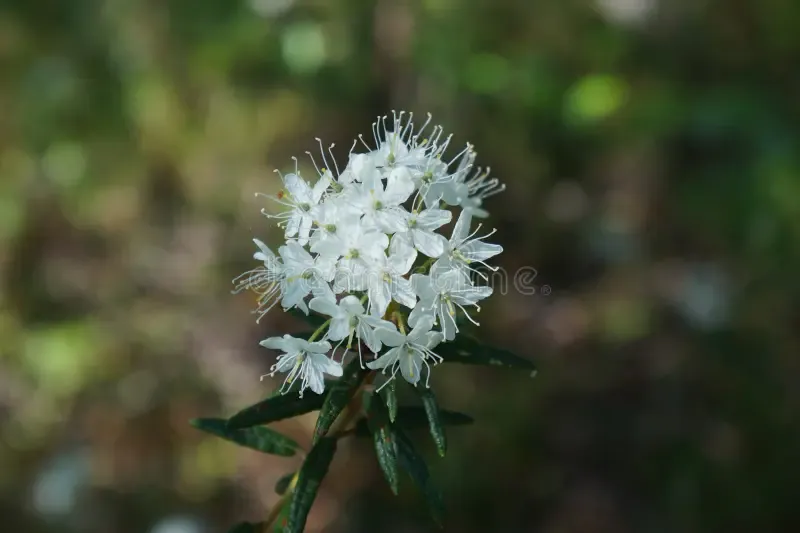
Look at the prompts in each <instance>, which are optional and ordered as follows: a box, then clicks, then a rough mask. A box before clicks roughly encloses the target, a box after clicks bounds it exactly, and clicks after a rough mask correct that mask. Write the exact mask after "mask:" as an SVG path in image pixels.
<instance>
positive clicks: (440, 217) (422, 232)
mask: <svg viewBox="0 0 800 533" xmlns="http://www.w3.org/2000/svg"><path fill="white" fill-rule="evenodd" d="M452 218H453V213H451V212H450V211H447V210H444V209H426V210H424V211H422V212H421V213H411V214H410V215H409V216H408V220H407V221H406V226H407V227H406V231H405V233H397V234H395V236H394V237H393V238H394V239H403V240H406V241H407V242H408V246H412V247H414V248H416V249H417V250H419V251H420V252H422V253H423V254H424V255H427V256H428V257H432V258H434V259H435V258H437V257H439V256H440V255H442V253H444V251H445V245H446V244H447V239H445V237H444V236H443V235H440V234H438V233H436V230H437V229H439V228H440V227H442V226H444V225H445V224H447V223H448V222H450V220H451V219H452Z"/></svg>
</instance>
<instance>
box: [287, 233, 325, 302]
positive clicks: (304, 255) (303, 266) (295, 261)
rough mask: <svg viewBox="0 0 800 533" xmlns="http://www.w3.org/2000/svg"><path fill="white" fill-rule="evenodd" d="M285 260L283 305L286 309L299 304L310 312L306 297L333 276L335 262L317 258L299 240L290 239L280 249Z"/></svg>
mask: <svg viewBox="0 0 800 533" xmlns="http://www.w3.org/2000/svg"><path fill="white" fill-rule="evenodd" d="M278 253H280V254H281V259H282V260H283V274H284V275H283V278H282V280H281V282H282V287H281V292H282V295H283V298H282V300H281V305H282V306H283V308H284V309H291V308H292V307H295V306H297V307H298V308H299V309H300V310H301V311H303V312H304V313H305V314H308V306H307V305H306V303H305V301H304V298H305V297H306V296H308V294H309V293H311V292H313V291H315V290H318V289H319V288H320V287H321V286H323V285H324V284H325V282H327V281H330V279H332V278H333V274H334V272H333V268H334V263H333V262H330V261H325V260H324V258H319V259H315V258H314V257H312V256H311V254H309V253H308V252H307V251H306V249H305V248H303V247H302V246H301V245H300V244H299V243H298V242H295V241H289V242H288V243H286V244H285V245H284V246H281V247H280V248H279V249H278Z"/></svg>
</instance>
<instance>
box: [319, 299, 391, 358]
mask: <svg viewBox="0 0 800 533" xmlns="http://www.w3.org/2000/svg"><path fill="white" fill-rule="evenodd" d="M308 306H309V308H311V309H312V310H314V311H316V312H318V313H320V314H323V315H326V316H329V317H331V323H330V326H329V327H328V332H327V334H326V336H327V338H328V339H330V340H332V341H342V342H344V340H345V339H346V340H347V345H346V347H345V351H347V350H349V349H350V348H351V347H352V345H353V337H355V338H356V339H357V340H358V341H359V342H358V343H357V344H358V357H359V360H360V361H362V364H361V366H362V368H363V366H364V365H363V359H362V356H361V343H362V342H363V343H364V344H365V345H366V346H367V348H369V349H370V350H371V351H372V352H373V353H377V352H379V351H380V350H381V346H382V345H381V341H380V339H379V338H378V337H377V336H376V335H375V328H379V327H391V326H392V323H391V322H387V321H385V320H381V319H379V318H375V317H373V316H370V315H367V314H365V311H364V306H363V305H362V304H361V302H359V301H358V298H356V297H355V296H353V295H349V296H345V297H344V298H342V299H341V300H340V301H339V302H338V303H337V302H336V298H335V296H334V295H333V293H332V292H329V293H327V294H324V295H320V296H317V297H315V298H313V299H312V300H311V301H310V302H309V303H308ZM339 344H341V342H340V343H339ZM337 347H338V346H337ZM335 351H336V349H335V348H334V352H335Z"/></svg>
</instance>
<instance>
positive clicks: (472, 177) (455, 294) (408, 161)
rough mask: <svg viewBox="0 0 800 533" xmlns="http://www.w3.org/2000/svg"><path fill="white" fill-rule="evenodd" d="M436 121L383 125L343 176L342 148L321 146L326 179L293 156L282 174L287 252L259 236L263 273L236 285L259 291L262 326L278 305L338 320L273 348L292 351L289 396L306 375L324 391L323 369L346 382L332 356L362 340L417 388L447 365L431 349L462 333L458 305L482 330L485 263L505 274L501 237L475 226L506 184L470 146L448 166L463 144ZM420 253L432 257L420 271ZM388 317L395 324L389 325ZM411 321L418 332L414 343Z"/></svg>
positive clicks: (382, 364) (286, 365)
mask: <svg viewBox="0 0 800 533" xmlns="http://www.w3.org/2000/svg"><path fill="white" fill-rule="evenodd" d="M430 125H431V116H430V115H428V118H427V120H426V121H425V122H424V123H423V124H422V126H421V127H420V128H417V127H416V126H415V124H414V122H413V115H412V114H410V113H408V114H407V113H405V112H399V113H394V112H393V114H392V116H391V117H389V118H387V117H385V116H384V117H382V118H379V119H378V121H377V122H375V123H374V124H373V131H372V133H373V140H372V142H371V143H370V144H367V142H365V141H364V139H363V138H362V137H360V136H359V140H360V142H361V144H363V145H364V147H365V148H366V153H356V148H357V144H358V141H357V142H354V143H353V146H352V147H351V149H350V152H349V159H348V162H347V165H346V167H345V168H344V171H343V172H341V173H340V172H339V167H338V166H337V164H336V160H335V157H334V155H333V152H332V148H333V145H331V147H329V148H328V149H327V150H326V149H324V148H323V146H322V142H321V141H320V140H319V139H317V141H318V142H319V146H320V155H321V163H322V165H317V161H315V160H314V158H315V157H316V158H317V160H319V159H320V157H319V156H318V155H316V154H315V155H311V153H310V152H307V153H308V154H309V156H310V157H311V162H312V163H313V166H314V169H315V170H316V175H317V176H318V179H317V181H316V182H306V181H305V180H303V179H302V178H301V177H300V173H299V169H298V166H297V165H298V163H297V159H294V158H293V159H294V161H295V169H294V172H293V173H291V174H287V175H285V176H283V175H281V179H282V180H283V183H284V190H283V191H281V192H280V193H279V194H278V195H276V196H274V197H270V198H272V199H273V200H275V201H276V202H278V203H280V204H281V205H282V206H284V207H286V210H285V212H283V213H279V214H275V215H270V214H267V216H269V217H272V218H277V219H279V220H280V222H279V225H280V226H282V227H284V229H285V240H286V242H285V243H284V244H283V245H282V246H280V247H279V248H278V255H276V254H274V253H273V252H272V251H271V250H270V249H269V248H268V247H267V246H266V245H264V243H262V242H261V241H258V240H255V243H256V245H257V246H258V248H259V251H258V252H257V253H256V254H255V255H254V258H255V259H257V260H258V261H261V262H262V265H259V266H258V267H257V268H255V269H253V270H251V271H249V272H245V273H244V274H242V275H241V276H239V277H238V278H236V279H235V280H234V282H235V283H236V290H237V291H238V290H242V289H245V288H246V289H253V290H254V291H255V292H256V293H257V295H258V309H257V312H258V313H260V316H259V318H260V317H261V316H263V315H264V314H265V313H266V312H267V311H269V309H270V308H272V307H273V306H274V305H275V304H276V303H277V302H280V304H281V305H282V306H283V307H284V308H285V309H292V308H294V307H297V308H298V309H300V310H301V311H303V312H305V313H306V314H307V313H308V312H309V309H311V310H314V311H316V312H318V313H321V314H323V315H326V316H328V317H330V320H328V321H327V322H326V324H325V325H323V327H321V328H320V329H318V330H317V331H316V332H315V334H314V339H318V342H315V343H308V342H306V341H302V340H301V339H294V338H292V337H289V336H285V337H283V338H273V339H267V340H266V341H264V342H263V343H262V344H264V345H265V346H267V345H268V346H270V347H278V348H281V349H283V350H284V352H285V353H284V355H282V356H281V357H280V358H279V360H278V362H277V363H276V365H274V367H273V368H272V371H273V373H275V372H279V371H280V372H288V373H289V375H288V376H287V380H286V382H284V386H283V387H282V390H284V389H286V388H287V387H286V384H287V383H288V384H291V383H292V381H294V380H295V379H296V378H297V376H302V379H303V385H302V387H301V389H302V390H304V389H305V388H309V387H310V388H311V389H312V390H315V391H321V390H323V388H324V382H323V379H322V374H323V373H325V372H327V373H333V374H334V375H340V374H341V367H340V366H337V365H338V363H333V362H331V361H330V359H332V358H333V355H335V353H336V351H337V350H338V348H339V347H340V346H343V345H345V343H346V345H345V346H344V353H345V354H346V353H347V352H348V351H350V350H355V347H353V343H356V345H357V347H358V353H359V359H360V360H361V361H362V366H363V359H361V352H362V344H363V345H364V346H366V348H363V349H368V350H371V351H372V352H373V353H376V354H380V351H381V350H382V349H384V345H386V346H388V348H389V349H388V351H387V352H386V353H384V354H383V355H379V356H378V358H377V359H376V360H375V361H373V362H372V363H370V368H380V369H382V370H383V371H384V372H389V371H391V375H392V377H394V376H395V374H396V373H397V372H398V371H401V372H402V374H403V376H404V377H405V379H406V380H408V381H409V382H411V383H414V384H416V383H418V382H419V380H420V379H421V378H420V374H421V373H422V370H423V367H426V366H427V367H428V370H429V371H428V376H430V365H431V363H433V364H435V363H437V362H438V361H439V360H440V359H441V358H439V357H438V356H437V355H436V354H434V353H433V352H432V351H431V348H432V347H433V346H435V345H436V344H438V343H439V342H442V341H443V340H453V339H454V338H455V336H456V334H457V333H458V327H457V323H456V317H457V312H458V310H459V309H461V311H462V312H463V313H464V315H465V316H466V317H467V319H469V320H470V321H472V322H473V323H475V324H477V322H475V321H474V320H473V319H472V317H471V316H470V314H469V313H468V312H467V310H466V308H467V306H474V307H475V308H477V309H478V310H480V309H479V308H478V302H479V301H480V300H482V299H483V298H486V297H487V296H489V295H490V294H491V292H492V291H491V289H490V288H488V287H477V286H475V285H474V284H473V283H472V280H471V276H472V273H473V272H476V273H477V274H478V275H479V276H482V277H483V278H484V279H488V278H487V276H486V274H484V273H483V272H482V271H479V270H478V269H477V267H479V266H482V267H486V268H489V269H491V270H496V267H492V266H489V265H488V264H487V261H488V260H489V259H490V258H491V257H493V256H495V255H497V254H499V253H500V252H502V250H503V249H502V247H501V246H498V245H496V244H490V243H487V242H486V240H487V239H488V237H490V236H491V235H492V234H494V230H493V231H492V232H490V233H488V234H487V235H484V236H481V237H476V234H477V233H478V231H479V230H480V228H481V226H480V224H479V225H478V228H477V229H476V230H475V231H474V232H472V233H470V224H471V221H472V218H473V217H483V216H486V211H485V210H484V209H483V207H482V202H483V200H484V199H485V198H487V197H489V196H491V195H492V194H495V193H497V192H499V191H501V190H503V186H502V185H501V184H500V182H499V181H498V180H497V179H494V178H490V177H489V171H488V169H487V170H486V171H485V172H484V171H482V170H481V169H480V168H475V167H474V162H475V158H476V154H475V151H474V150H473V147H472V145H470V144H466V146H465V147H464V148H463V149H462V150H461V151H459V152H458V153H457V154H456V155H455V156H454V157H448V158H447V159H449V161H447V160H445V153H446V152H447V150H448V147H449V146H450V142H451V139H452V136H450V135H445V134H444V130H443V128H442V127H441V126H438V125H437V126H433V128H432V129H430V128H429V126H430ZM329 156H330V157H329ZM329 162H330V163H332V166H331V165H330V164H329ZM448 206H451V207H460V211H461V214H460V216H459V218H458V220H457V221H456V224H455V228H454V229H453V232H452V234H451V235H450V237H449V238H447V237H445V236H444V235H442V227H443V226H445V225H446V224H448V223H449V222H450V221H451V220H452V218H453V214H452V211H451V210H450V209H447V207H448ZM262 212H263V210H262ZM265 214H266V213H265ZM420 254H422V256H424V258H425V259H426V260H425V261H424V263H423V262H422V261H420V263H423V264H422V265H421V268H419V269H418V270H417V272H419V273H416V274H414V275H410V273H411V269H412V268H413V267H414V266H415V264H416V262H417V260H418V258H419V255H420ZM431 264H432V266H430V265H431ZM429 266H430V268H428V267H429ZM481 270H483V269H481ZM307 300H310V301H308V302H307ZM392 302H396V304H392ZM390 308H391V311H390ZM409 310H410V314H409ZM470 312H471V311H470ZM387 313H391V315H392V321H393V322H394V323H393V322H388V321H387V320H386V319H385V318H384V317H386V315H387ZM405 323H407V324H408V325H409V327H410V328H412V329H411V332H410V333H409V334H408V335H406V334H405V333H406V332H405V330H404V329H403V327H404V326H403V325H404V324H405ZM395 324H398V325H399V326H400V332H398V330H397V326H395ZM434 326H436V328H437V329H438V330H440V331H432V328H433V327H434ZM329 342H330V343H331V344H333V345H335V346H334V349H333V354H332V355H331V358H330V359H329V358H328V357H326V356H325V355H324V352H325V351H327V350H329V349H330V346H331V344H329ZM330 365H333V366H330Z"/></svg>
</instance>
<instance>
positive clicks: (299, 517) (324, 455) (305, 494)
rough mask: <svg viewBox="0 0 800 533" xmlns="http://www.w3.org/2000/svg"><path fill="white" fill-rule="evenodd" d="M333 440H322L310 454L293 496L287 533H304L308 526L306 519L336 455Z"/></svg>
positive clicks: (334, 440)
mask: <svg viewBox="0 0 800 533" xmlns="http://www.w3.org/2000/svg"><path fill="white" fill-rule="evenodd" d="M337 442H338V441H337V440H336V439H333V438H329V437H323V438H321V439H320V440H319V441H318V442H317V443H316V444H315V445H314V447H313V448H311V451H310V452H309V453H308V457H306V460H305V462H304V463H303V466H302V467H300V475H299V476H298V477H297V484H296V485H295V488H294V493H293V494H292V502H291V504H290V506H289V517H288V522H287V525H286V532H287V533H302V531H303V529H304V528H305V526H306V518H307V517H308V512H309V511H310V510H311V505H312V504H313V503H314V499H315V498H316V497H317V491H318V490H319V486H320V484H321V483H322V480H323V478H324V477H325V474H327V473H328V467H329V466H330V464H331V461H332V460H333V455H334V453H336V443H337Z"/></svg>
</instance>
